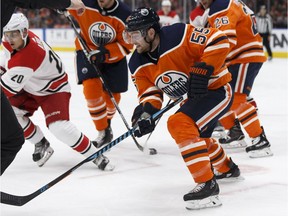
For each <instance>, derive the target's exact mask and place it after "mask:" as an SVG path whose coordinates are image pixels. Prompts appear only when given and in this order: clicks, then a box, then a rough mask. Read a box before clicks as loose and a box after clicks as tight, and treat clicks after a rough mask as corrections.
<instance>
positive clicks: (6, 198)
mask: <svg viewBox="0 0 288 216" xmlns="http://www.w3.org/2000/svg"><path fill="white" fill-rule="evenodd" d="M180 101H182V98H178V99H177V100H175V101H173V102H172V103H171V104H170V105H169V106H166V107H164V108H163V109H161V110H159V111H158V112H157V113H155V114H154V115H152V117H151V120H156V119H158V118H160V117H161V116H162V115H163V114H164V113H165V112H167V111H168V110H170V109H171V108H172V107H174V106H175V105H176V104H178V103H179V102H180ZM136 128H137V126H136V127H133V128H131V129H129V130H128V131H127V132H126V133H124V134H122V135H121V136H119V137H118V138H116V139H115V140H113V141H112V142H110V143H109V144H107V145H105V146H103V147H102V148H100V149H99V150H98V151H97V152H95V153H94V154H92V155H91V156H89V157H88V158H86V159H85V160H83V161H81V162H80V163H78V164H77V165H76V166H74V167H72V168H71V169H69V170H68V171H66V172H65V173H63V174H62V175H60V176H59V177H57V178H56V179H54V180H53V181H51V182H49V183H48V184H46V185H44V186H43V187H41V188H40V189H38V190H36V191H35V192H34V193H31V194H29V195H26V196H17V195H12V194H8V193H5V192H2V191H1V203H3V204H7V205H13V206H23V205H25V204H26V203H27V202H29V201H31V200H32V199H34V198H35V197H37V196H39V195H40V194H42V193H44V192H45V191H46V190H48V189H49V188H51V187H52V186H53V185H55V184H57V183H58V182H60V181H61V180H63V179H64V178H66V177H67V176H69V175H70V174H71V173H72V172H74V171H75V170H76V169H78V168H79V167H80V166H82V165H83V164H84V163H87V162H89V161H92V160H94V159H95V158H97V157H98V156H99V155H101V154H103V153H104V152H106V151H107V150H108V149H110V148H112V147H113V146H115V145H117V144H118V143H120V142H121V141H122V140H124V139H126V138H127V137H128V136H130V135H132V134H133V132H134V131H135V130H136Z"/></svg>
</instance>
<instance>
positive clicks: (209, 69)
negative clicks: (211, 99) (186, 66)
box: [188, 62, 214, 100]
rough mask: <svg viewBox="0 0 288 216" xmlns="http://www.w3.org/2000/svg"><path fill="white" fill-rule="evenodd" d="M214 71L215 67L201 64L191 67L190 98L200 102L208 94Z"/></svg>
mask: <svg viewBox="0 0 288 216" xmlns="http://www.w3.org/2000/svg"><path fill="white" fill-rule="evenodd" d="M213 71H214V67H213V66H211V65H206V63H205V62H200V63H197V64H195V65H194V66H193V67H191V71H190V79H189V81H188V98H190V99H192V100H199V99H201V98H203V97H205V96H206V95H207V93H208V82H209V79H210V76H211V75H212V73H213Z"/></svg>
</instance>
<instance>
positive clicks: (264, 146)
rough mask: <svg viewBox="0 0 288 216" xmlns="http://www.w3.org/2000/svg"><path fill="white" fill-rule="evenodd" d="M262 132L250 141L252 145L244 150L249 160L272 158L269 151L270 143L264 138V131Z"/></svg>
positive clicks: (271, 153)
mask: <svg viewBox="0 0 288 216" xmlns="http://www.w3.org/2000/svg"><path fill="white" fill-rule="evenodd" d="M262 130H263V132H262V133H261V134H260V135H259V136H258V137H256V138H254V139H253V140H252V145H251V146H248V147H247V148H246V152H247V153H248V154H249V157H251V158H259V157H268V156H272V155H273V152H272V151H271V149H270V146H271V145H270V143H269V141H268V140H267V138H266V135H265V132H264V129H263V127H262Z"/></svg>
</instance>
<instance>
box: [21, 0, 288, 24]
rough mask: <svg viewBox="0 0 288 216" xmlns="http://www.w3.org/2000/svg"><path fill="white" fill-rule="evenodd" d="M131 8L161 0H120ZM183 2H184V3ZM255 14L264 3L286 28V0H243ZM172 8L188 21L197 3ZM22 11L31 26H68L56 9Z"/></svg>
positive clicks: (189, 0) (276, 21)
mask: <svg viewBox="0 0 288 216" xmlns="http://www.w3.org/2000/svg"><path fill="white" fill-rule="evenodd" d="M122 1H123V2H125V3H126V4H127V5H129V6H130V7H131V8H132V9H133V8H138V7H142V6H146V7H152V8H154V9H156V10H160V9H161V1H159V0H137V1H135V0H122ZM183 2H186V4H185V5H184V3H183ZM243 2H245V3H246V4H247V5H248V6H249V7H250V8H251V9H252V10H253V11H254V12H255V14H256V13H257V12H258V11H259V8H260V6H261V5H266V7H267V8H268V11H269V14H270V16H271V17H272V19H273V27H274V28H287V13H288V12H287V0H268V1H267V0H252V1H251V0H246V1H245V0H243ZM171 3H172V9H173V10H174V11H175V12H176V13H177V14H178V15H179V17H180V20H181V21H182V22H185V23H188V22H189V18H188V17H189V13H190V11H191V10H192V9H194V8H195V7H196V5H197V2H196V1H195V0H187V1H177V0H171ZM17 10H18V11H21V12H22V13H24V14H25V15H26V16H27V17H28V19H29V22H30V26H31V28H70V24H69V23H68V22H67V20H66V18H65V17H64V16H63V15H59V14H58V13H57V12H56V11H53V10H49V9H45V8H44V9H41V10H25V9H20V8H19V9H17Z"/></svg>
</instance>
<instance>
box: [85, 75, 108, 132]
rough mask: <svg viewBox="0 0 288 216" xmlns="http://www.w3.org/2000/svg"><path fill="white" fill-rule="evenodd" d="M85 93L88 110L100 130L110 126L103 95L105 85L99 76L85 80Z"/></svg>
mask: <svg viewBox="0 0 288 216" xmlns="http://www.w3.org/2000/svg"><path fill="white" fill-rule="evenodd" d="M83 93H84V96H85V98H86V101H87V106H88V110H89V113H90V116H91V118H92V120H93V123H94V125H95V127H96V129H97V130H98V131H101V130H104V129H105V128H107V127H108V122H107V108H106V101H105V98H104V97H103V87H102V83H101V80H100V79H99V78H93V79H88V80H84V81H83Z"/></svg>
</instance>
